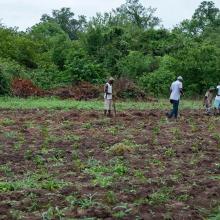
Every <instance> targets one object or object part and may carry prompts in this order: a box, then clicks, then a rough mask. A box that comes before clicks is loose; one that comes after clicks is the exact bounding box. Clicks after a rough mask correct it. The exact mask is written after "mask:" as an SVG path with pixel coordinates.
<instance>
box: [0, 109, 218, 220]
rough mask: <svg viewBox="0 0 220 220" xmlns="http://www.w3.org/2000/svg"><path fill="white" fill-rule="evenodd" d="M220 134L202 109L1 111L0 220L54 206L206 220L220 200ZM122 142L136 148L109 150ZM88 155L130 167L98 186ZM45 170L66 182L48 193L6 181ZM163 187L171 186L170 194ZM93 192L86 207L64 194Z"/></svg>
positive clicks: (70, 211) (85, 212) (106, 215)
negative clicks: (168, 112)
mask: <svg viewBox="0 0 220 220" xmlns="http://www.w3.org/2000/svg"><path fill="white" fill-rule="evenodd" d="M6 119H7V120H6ZM8 119H10V121H9V120H8ZM219 132H220V123H219V118H215V117H213V118H212V117H206V116H204V115H202V114H201V113H200V112H198V111H187V110H185V111H183V112H182V114H181V118H180V120H179V121H178V122H174V121H167V120H166V118H165V117H164V112H162V111H153V110H152V111H146V112H144V111H129V112H125V113H120V114H118V116H117V118H112V119H109V118H107V119H106V118H104V117H103V116H102V114H101V112H89V111H76V110H69V111H58V110H56V111H46V110H20V111H14V110H7V111H6V110H1V111H0V219H14V216H15V215H18V214H19V215H20V216H21V219H41V218H42V217H41V216H42V213H44V212H45V211H47V210H48V208H49V207H54V208H55V207H58V208H59V210H62V215H63V216H64V217H65V218H66V219H70V218H75V219H76V218H84V217H95V218H97V219H118V218H119V217H118V216H119V214H120V213H122V214H123V215H122V216H121V219H136V218H137V219H181V220H182V219H183V220H185V219H203V218H204V217H206V216H207V214H208V213H209V211H210V210H211V209H212V208H213V207H215V206H217V205H218V204H219V203H220V199H219V198H220V181H219V179H220V138H218V135H219ZM125 140H126V141H125ZM117 143H125V144H126V143H130V144H131V143H133V145H134V146H133V147H134V150H132V151H130V152H126V153H124V155H123V156H119V157H117V156H114V154H111V153H110V151H109V149H110V148H111V147H112V146H113V145H114V144H117ZM16 146H17V147H16ZM18 146H19V147H18ZM36 158H41V159H42V160H41V161H40V162H38V163H37V160H36ZM91 159H92V160H98V161H100V163H101V165H102V166H110V164H111V163H112V162H111V161H112V160H113V161H117V160H119V161H121V162H122V163H123V164H125V165H126V167H127V168H128V171H127V173H125V174H124V175H123V174H121V175H119V176H115V178H114V179H113V182H112V184H110V185H109V186H107V187H101V186H100V185H99V184H98V185H94V176H93V175H90V174H88V173H87V172H86V169H87V168H88V161H89V160H91ZM41 162H42V163H41ZM114 163H115V162H113V164H114ZM5 167H10V170H8V169H5ZM42 171H43V173H45V172H48V173H49V174H50V175H51V176H53V177H54V178H56V179H58V180H63V181H64V182H67V183H69V184H68V185H67V186H63V187H61V188H60V189H59V188H58V189H51V190H49V189H46V188H39V189H35V188H31V187H29V188H25V187H23V188H21V189H14V190H12V189H11V190H8V191H5V190H4V187H2V186H1V182H5V181H8V182H12V183H13V182H15V181H16V180H19V179H24V178H25V175H27V173H42ZM103 175H104V176H105V175H109V174H108V173H105V174H103ZM43 181H44V178H42V179H39V180H38V182H39V183H42V182H43ZM163 189H168V190H170V191H169V194H168V198H166V195H167V194H166V193H163ZM158 192H162V193H161V194H159V193H158ZM111 193H113V194H114V196H112V197H111V196H108V195H109V194H110V195H111ZM91 195H92V201H94V202H93V203H90V205H88V206H82V204H81V203H79V202H78V203H75V204H72V205H70V203H69V202H68V199H67V198H68V196H75V197H76V198H77V201H82V200H83V199H84V200H85V198H87V200H88V198H91ZM152 195H153V196H152ZM84 200H83V201H84ZM52 219H59V218H58V214H54V216H53V218H52Z"/></svg>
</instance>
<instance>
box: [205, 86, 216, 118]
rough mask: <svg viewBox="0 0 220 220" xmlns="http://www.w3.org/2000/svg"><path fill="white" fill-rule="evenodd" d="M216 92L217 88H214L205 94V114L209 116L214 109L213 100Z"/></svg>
mask: <svg viewBox="0 0 220 220" xmlns="http://www.w3.org/2000/svg"><path fill="white" fill-rule="evenodd" d="M214 91H215V88H214V86H212V87H210V88H209V89H208V91H207V92H206V93H205V97H204V106H205V113H206V114H207V115H210V114H211V113H212V112H211V109H212V102H213V98H214Z"/></svg>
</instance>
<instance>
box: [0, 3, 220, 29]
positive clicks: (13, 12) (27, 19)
mask: <svg viewBox="0 0 220 220" xmlns="http://www.w3.org/2000/svg"><path fill="white" fill-rule="evenodd" d="M141 2H142V4H143V5H144V6H145V7H149V6H151V7H153V8H157V11H156V15H157V16H158V17H159V18H160V19H162V25H163V26H164V27H166V28H172V27H174V26H175V25H176V24H178V23H180V22H181V21H182V20H184V19H187V18H191V16H192V14H193V13H194V11H195V9H196V8H197V7H198V6H199V4H200V3H201V2H202V0H141ZM213 2H214V3H215V5H216V6H217V7H218V8H220V0H213ZM123 3H125V0H0V21H1V23H3V24H4V25H6V26H8V27H18V28H19V30H25V29H26V28H28V27H31V26H33V25H34V24H36V23H38V22H39V21H40V18H41V15H42V14H45V13H47V14H50V13H51V11H52V10H53V9H60V8H62V7H70V8H71V10H72V11H73V12H74V13H75V14H76V15H85V16H86V17H87V18H90V17H92V16H94V15H96V13H97V12H102V13H103V12H108V11H111V9H112V8H117V7H119V6H120V5H121V4H123Z"/></svg>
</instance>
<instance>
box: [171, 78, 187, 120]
mask: <svg viewBox="0 0 220 220" xmlns="http://www.w3.org/2000/svg"><path fill="white" fill-rule="evenodd" d="M182 82H183V77H182V76H178V77H177V80H176V81H175V82H173V83H172V84H171V87H170V103H171V104H172V105H173V109H172V110H171V111H170V113H167V117H168V118H172V117H173V116H174V118H175V119H177V117H178V109H179V101H180V97H181V95H183V83H182Z"/></svg>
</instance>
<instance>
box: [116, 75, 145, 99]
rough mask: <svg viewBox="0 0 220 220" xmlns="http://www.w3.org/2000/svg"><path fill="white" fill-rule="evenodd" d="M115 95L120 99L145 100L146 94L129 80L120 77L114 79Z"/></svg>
mask: <svg viewBox="0 0 220 220" xmlns="http://www.w3.org/2000/svg"><path fill="white" fill-rule="evenodd" d="M114 88H115V91H116V97H117V98H121V99H126V98H132V99H133V98H134V99H136V100H146V99H148V98H147V95H146V93H145V92H144V91H142V90H141V89H140V88H139V87H138V86H137V85H135V83H134V82H133V81H131V80H128V79H125V78H121V79H118V80H116V81H115V85H114Z"/></svg>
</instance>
